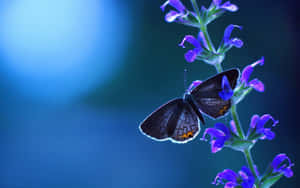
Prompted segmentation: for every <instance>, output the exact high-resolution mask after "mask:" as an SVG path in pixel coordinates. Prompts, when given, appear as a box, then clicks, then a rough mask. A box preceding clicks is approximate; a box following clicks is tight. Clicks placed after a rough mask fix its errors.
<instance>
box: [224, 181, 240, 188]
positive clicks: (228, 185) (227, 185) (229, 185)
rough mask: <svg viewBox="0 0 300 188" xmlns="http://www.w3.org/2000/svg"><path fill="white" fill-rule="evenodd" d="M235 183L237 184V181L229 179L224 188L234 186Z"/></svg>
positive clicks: (232, 187)
mask: <svg viewBox="0 0 300 188" xmlns="http://www.w3.org/2000/svg"><path fill="white" fill-rule="evenodd" d="M237 185H238V184H237V183H235V182H231V181H230V182H227V183H226V184H225V186H224V188H234V187H235V186H237Z"/></svg>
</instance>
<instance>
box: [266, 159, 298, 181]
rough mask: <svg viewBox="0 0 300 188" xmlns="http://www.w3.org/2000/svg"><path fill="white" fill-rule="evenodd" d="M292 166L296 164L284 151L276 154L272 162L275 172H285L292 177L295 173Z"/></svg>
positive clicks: (286, 175) (288, 176)
mask: <svg viewBox="0 0 300 188" xmlns="http://www.w3.org/2000/svg"><path fill="white" fill-rule="evenodd" d="M292 166H294V164H293V163H292V162H291V160H290V158H289V157H288V156H287V155H286V154H284V153H281V154H278V155H276V157H275V158H274V159H273V161H272V163H271V168H272V172H273V173H276V174H283V175H284V176H285V177H287V178H290V177H292V176H293V175H294V173H293V171H292V169H291V167H292Z"/></svg>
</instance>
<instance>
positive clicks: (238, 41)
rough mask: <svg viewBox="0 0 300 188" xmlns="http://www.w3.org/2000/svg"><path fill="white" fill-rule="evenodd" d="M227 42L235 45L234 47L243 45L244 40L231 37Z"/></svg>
mask: <svg viewBox="0 0 300 188" xmlns="http://www.w3.org/2000/svg"><path fill="white" fill-rule="evenodd" d="M228 43H229V44H231V45H233V46H235V47H236V48H241V47H242V46H243V45H244V42H243V41H242V40H241V39H239V38H233V39H231V40H230V41H229V42H228Z"/></svg>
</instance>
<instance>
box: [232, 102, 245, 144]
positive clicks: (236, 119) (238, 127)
mask: <svg viewBox="0 0 300 188" xmlns="http://www.w3.org/2000/svg"><path fill="white" fill-rule="evenodd" d="M230 110H231V116H232V119H233V121H234V123H235V126H236V130H237V132H238V135H239V137H240V138H242V139H245V135H244V132H243V129H242V126H241V123H240V120H239V116H238V114H237V112H236V105H235V104H233V105H232V106H231V109H230Z"/></svg>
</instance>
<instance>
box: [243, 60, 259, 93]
mask: <svg viewBox="0 0 300 188" xmlns="http://www.w3.org/2000/svg"><path fill="white" fill-rule="evenodd" d="M264 62H265V59H264V57H262V58H261V59H260V60H258V61H256V62H254V63H252V64H251V65H248V66H246V67H245V68H244V70H243V72H242V77H241V82H242V83H243V84H244V85H245V86H246V87H252V88H253V89H255V90H256V91H259V92H263V91H264V90H265V87H264V84H263V83H262V81H260V80H258V79H257V78H255V79H253V80H251V81H249V78H250V75H251V73H252V72H253V69H254V67H256V66H257V65H260V66H262V65H263V64H264Z"/></svg>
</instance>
